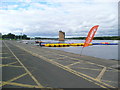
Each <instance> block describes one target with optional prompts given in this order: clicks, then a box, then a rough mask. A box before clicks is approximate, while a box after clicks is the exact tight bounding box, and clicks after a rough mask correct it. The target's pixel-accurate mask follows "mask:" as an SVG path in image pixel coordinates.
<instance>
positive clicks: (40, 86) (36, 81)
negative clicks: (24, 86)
mask: <svg viewBox="0 0 120 90" xmlns="http://www.w3.org/2000/svg"><path fill="white" fill-rule="evenodd" d="M4 44H5V46H6V47H7V48H8V49H9V51H10V52H11V53H12V54H13V56H14V57H15V58H16V60H17V61H18V62H19V63H20V64H21V65H22V66H23V68H24V69H25V71H26V72H27V73H28V74H29V75H30V76H31V78H32V79H33V80H34V81H35V83H36V84H37V85H38V86H39V88H43V86H42V85H41V84H40V83H39V82H38V80H37V79H36V78H35V77H34V76H33V75H32V73H31V72H30V71H29V70H28V69H27V68H26V67H25V66H24V65H23V63H22V62H21V61H20V60H19V59H18V58H17V56H16V55H15V54H14V53H13V52H12V50H11V49H10V48H9V47H8V46H7V45H6V43H5V42H4Z"/></svg>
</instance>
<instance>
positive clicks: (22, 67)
mask: <svg viewBox="0 0 120 90" xmlns="http://www.w3.org/2000/svg"><path fill="white" fill-rule="evenodd" d="M7 67H16V68H23V66H16V65H7Z"/></svg>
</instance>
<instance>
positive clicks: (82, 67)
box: [72, 67, 101, 71]
mask: <svg viewBox="0 0 120 90" xmlns="http://www.w3.org/2000/svg"><path fill="white" fill-rule="evenodd" d="M72 68H77V69H88V70H95V71H101V69H93V68H84V67H72Z"/></svg>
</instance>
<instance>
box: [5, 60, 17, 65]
mask: <svg viewBox="0 0 120 90" xmlns="http://www.w3.org/2000/svg"><path fill="white" fill-rule="evenodd" d="M15 63H18V61H16V62H12V63H8V64H7V65H11V64H15Z"/></svg>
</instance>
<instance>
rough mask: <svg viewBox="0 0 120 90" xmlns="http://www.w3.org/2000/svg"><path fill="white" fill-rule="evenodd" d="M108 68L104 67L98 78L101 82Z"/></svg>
mask: <svg viewBox="0 0 120 90" xmlns="http://www.w3.org/2000/svg"><path fill="white" fill-rule="evenodd" d="M106 69H107V68H106V67H104V68H103V69H102V71H101V72H100V74H99V75H98V76H97V78H96V79H97V80H101V78H102V76H103V75H104V73H105V71H106Z"/></svg>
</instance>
